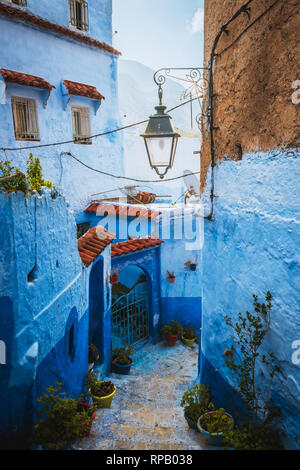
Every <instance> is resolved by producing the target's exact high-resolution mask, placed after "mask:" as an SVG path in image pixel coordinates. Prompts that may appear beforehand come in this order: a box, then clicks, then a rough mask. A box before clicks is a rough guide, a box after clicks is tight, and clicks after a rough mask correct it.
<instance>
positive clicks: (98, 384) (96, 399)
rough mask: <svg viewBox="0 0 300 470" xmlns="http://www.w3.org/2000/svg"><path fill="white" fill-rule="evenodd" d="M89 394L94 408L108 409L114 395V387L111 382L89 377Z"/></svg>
mask: <svg viewBox="0 0 300 470" xmlns="http://www.w3.org/2000/svg"><path fill="white" fill-rule="evenodd" d="M88 385H89V394H90V396H91V397H92V399H93V403H94V405H95V407H96V408H110V406H111V403H112V400H113V397H114V395H115V393H116V390H117V389H116V386H115V385H114V384H113V383H112V382H111V381H102V380H98V379H97V378H96V377H94V376H92V375H89V378H88Z"/></svg>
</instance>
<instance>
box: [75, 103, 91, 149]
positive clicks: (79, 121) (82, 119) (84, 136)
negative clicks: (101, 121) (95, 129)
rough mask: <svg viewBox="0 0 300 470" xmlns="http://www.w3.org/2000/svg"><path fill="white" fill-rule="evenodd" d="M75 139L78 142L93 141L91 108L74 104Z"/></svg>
mask: <svg viewBox="0 0 300 470" xmlns="http://www.w3.org/2000/svg"><path fill="white" fill-rule="evenodd" d="M72 124H73V139H74V142H75V143H76V144H87V143H92V140H91V138H90V135H91V121H90V108H84V107H82V106H72Z"/></svg>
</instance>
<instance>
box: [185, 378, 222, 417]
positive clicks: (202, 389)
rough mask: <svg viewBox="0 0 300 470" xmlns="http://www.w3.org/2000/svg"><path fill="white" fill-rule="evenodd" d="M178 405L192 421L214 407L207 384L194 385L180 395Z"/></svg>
mask: <svg viewBox="0 0 300 470" xmlns="http://www.w3.org/2000/svg"><path fill="white" fill-rule="evenodd" d="M180 406H181V407H183V409H184V413H185V415H186V416H187V417H188V418H189V419H190V420H192V421H193V422H194V423H196V422H197V421H198V419H199V418H200V416H201V415H203V414H204V413H207V412H208V411H210V410H212V409H214V405H213V404H212V402H211V396H210V390H209V386H208V385H203V384H200V385H194V386H193V387H192V388H191V389H189V390H187V391H186V392H184V394H183V395H182V399H181V403H180Z"/></svg>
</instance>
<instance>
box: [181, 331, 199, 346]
mask: <svg viewBox="0 0 300 470" xmlns="http://www.w3.org/2000/svg"><path fill="white" fill-rule="evenodd" d="M181 339H182V341H183V342H184V343H185V344H186V345H187V346H189V347H190V348H192V347H193V346H194V342H195V341H198V335H197V333H195V331H194V329H193V328H192V327H191V326H187V327H185V328H184V329H183V332H182V335H181Z"/></svg>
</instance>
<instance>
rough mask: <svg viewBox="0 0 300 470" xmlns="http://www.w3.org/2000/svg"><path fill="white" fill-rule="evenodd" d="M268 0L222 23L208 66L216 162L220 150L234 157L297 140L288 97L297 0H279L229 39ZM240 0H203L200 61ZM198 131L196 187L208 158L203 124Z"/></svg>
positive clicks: (299, 55) (297, 30)
mask: <svg viewBox="0 0 300 470" xmlns="http://www.w3.org/2000/svg"><path fill="white" fill-rule="evenodd" d="M273 2H274V0H265V1H263V2H262V1H261V0H254V1H253V2H252V3H251V5H250V7H251V10H250V19H249V18H248V16H247V15H246V14H245V13H243V14H242V15H240V16H239V17H238V18H237V19H236V20H234V22H233V23H232V24H231V25H230V26H229V27H228V32H229V34H228V35H227V34H225V33H223V34H222V36H221V38H220V41H219V45H218V47H217V50H216V53H217V54H218V57H216V59H215V66H214V92H215V97H214V113H215V123H214V125H215V127H217V129H216V130H215V131H214V137H215V145H216V160H217V161H218V160H220V159H222V158H223V157H224V156H225V155H226V156H227V157H228V158H232V159H235V160H238V159H240V158H241V156H242V155H243V154H244V153H247V152H255V151H269V150H272V149H275V148H279V149H280V148H286V147H287V148H294V147H297V146H299V144H300V120H299V106H298V107H297V106H295V105H294V104H293V102H292V94H293V93H294V92H295V89H293V88H292V84H293V83H294V82H295V81H296V80H297V79H298V80H299V79H300V76H299V74H298V75H297V66H298V64H299V63H300V51H299V47H298V45H299V41H300V21H299V18H300V16H299V13H300V3H299V1H298V0H279V1H278V3H277V4H276V5H275V6H274V8H273V9H272V10H271V11H270V12H268V13H267V14H266V15H265V16H263V17H262V18H261V19H260V20H259V21H258V22H257V23H256V24H255V25H254V26H253V27H251V28H250V29H249V30H248V31H247V32H246V33H245V34H244V35H243V36H242V37H241V38H240V39H239V40H237V42H235V43H234V41H235V40H236V39H237V38H238V36H239V34H240V33H241V32H242V31H243V30H244V29H245V28H247V27H248V26H249V24H250V23H251V22H252V21H254V20H255V19H256V18H258V17H259V16H260V15H261V14H262V13H263V12H264V11H265V10H266V9H267V8H268V7H269V6H270V5H271V4H272V3H273ZM244 3H245V1H244V0H224V1H222V2H220V0H209V1H206V2H205V59H204V61H205V63H204V65H205V66H208V63H209V59H210V53H211V49H212V45H213V41H214V39H215V37H216V35H217V33H218V31H219V29H220V28H221V26H222V25H223V24H224V23H226V22H227V21H228V20H229V19H230V18H231V17H232V15H233V14H234V13H235V12H236V11H237V10H238V9H239V8H240V7H241V6H242V5H243V4H244ZM232 43H234V44H233V46H232V47H230V48H229V49H227V50H225V49H226V48H227V47H228V46H230V45H231V44H232ZM223 51H224V52H223ZM298 88H300V87H299V86H298ZM204 130H205V132H204V135H203V145H202V159H201V169H202V174H201V184H202V188H203V187H204V184H205V178H206V173H207V170H208V168H209V166H210V163H211V155H210V138H209V133H208V130H207V128H206V129H204Z"/></svg>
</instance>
